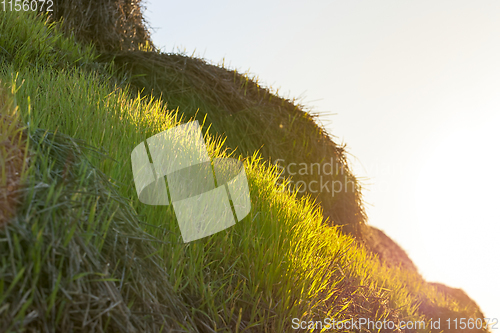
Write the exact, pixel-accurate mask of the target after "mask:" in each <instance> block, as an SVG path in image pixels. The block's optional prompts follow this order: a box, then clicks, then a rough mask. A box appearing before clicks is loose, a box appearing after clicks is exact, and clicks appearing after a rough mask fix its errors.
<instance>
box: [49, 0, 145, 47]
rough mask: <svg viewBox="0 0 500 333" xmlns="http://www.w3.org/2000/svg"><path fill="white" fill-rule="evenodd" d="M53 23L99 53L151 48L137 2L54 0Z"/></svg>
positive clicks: (139, 3) (125, 0)
mask: <svg viewBox="0 0 500 333" xmlns="http://www.w3.org/2000/svg"><path fill="white" fill-rule="evenodd" d="M52 8H53V9H54V11H53V12H52V13H51V17H52V20H53V21H59V20H60V19H61V18H63V19H64V24H63V25H62V30H63V31H64V32H65V33H67V34H73V35H74V36H75V37H76V40H77V41H78V42H80V43H83V44H89V43H93V44H94V45H95V46H96V49H97V50H99V51H103V50H106V51H121V50H138V49H140V48H141V47H144V46H146V44H149V45H152V43H151V37H150V34H149V31H148V29H147V24H146V22H145V20H144V17H143V15H142V9H141V1H140V0H71V1H70V0H54V6H53V7H52Z"/></svg>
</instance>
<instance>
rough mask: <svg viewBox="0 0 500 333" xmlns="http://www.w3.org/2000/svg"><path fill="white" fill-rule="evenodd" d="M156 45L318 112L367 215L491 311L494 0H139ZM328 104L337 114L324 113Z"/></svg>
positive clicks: (494, 307)
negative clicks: (357, 181)
mask: <svg viewBox="0 0 500 333" xmlns="http://www.w3.org/2000/svg"><path fill="white" fill-rule="evenodd" d="M146 6H147V11H146V18H147V19H148V20H149V22H150V23H151V25H152V27H153V28H155V29H156V30H155V31H156V32H155V33H154V34H153V41H154V43H155V45H157V46H158V47H162V49H163V50H164V51H167V52H171V51H177V49H178V48H180V49H181V50H186V52H188V53H189V54H191V53H193V52H195V54H197V55H198V56H200V57H204V58H206V59H207V60H210V61H212V62H216V63H220V62H221V61H222V60H223V58H224V59H225V64H226V65H229V66H230V67H232V68H237V69H238V70H240V72H246V71H247V70H248V69H249V70H250V73H251V74H254V75H256V76H258V77H259V79H260V81H261V82H262V83H264V84H265V85H267V86H272V87H273V88H280V92H279V93H280V94H281V95H283V96H285V97H303V98H304V99H303V103H304V104H306V105H307V106H310V107H312V108H313V110H314V111H315V112H318V113H320V114H322V115H323V116H322V117H321V120H322V122H323V123H324V124H325V125H326V127H327V129H328V130H329V132H330V133H331V134H333V135H335V136H336V137H337V138H338V142H339V143H340V142H345V143H347V145H348V148H349V152H350V153H351V154H352V157H351V163H352V165H353V167H354V169H355V173H356V175H358V177H361V178H362V179H364V183H365V184H366V185H365V187H366V189H365V191H364V197H365V200H366V201H367V203H368V204H369V205H367V211H368V216H369V223H370V224H371V225H374V226H376V227H378V228H380V229H382V230H384V231H385V232H386V233H387V234H388V235H389V236H390V237H392V238H393V239H394V240H396V242H398V243H399V244H400V245H402V247H403V248H404V249H405V250H406V251H407V252H408V253H409V255H410V257H411V259H412V260H413V261H414V262H415V264H416V265H417V266H418V268H419V270H420V272H421V273H422V274H423V276H424V277H425V278H426V279H428V280H429V281H438V282H442V283H445V284H447V285H449V286H452V287H458V288H462V289H464V290H465V291H466V292H467V293H468V294H469V295H470V296H471V297H472V298H473V299H474V300H475V301H476V302H477V303H478V304H479V305H480V306H481V308H482V310H483V312H484V313H485V315H486V317H494V318H500V302H499V300H498V299H499V298H500V297H499V296H500V284H499V278H500V266H499V263H500V247H499V245H498V238H499V235H500V217H499V214H498V212H497V209H498V207H499V202H500V192H499V189H500V176H499V166H500V163H499V162H500V158H499V151H500V149H498V144H500V130H499V127H500V20H499V18H500V2H498V1H484V0H476V1H462V0H460V1H458V0H442V1H439V2H438V1H428V0H419V1H409V0H395V1H390V0H380V1H290V0H288V1H272V2H270V1H262V0H254V1H251V2H248V1H245V2H243V1H234V0H227V1H221V0H217V1H190V0H184V1H161V0H149V1H148V2H147V3H146ZM332 114H334V115H332Z"/></svg>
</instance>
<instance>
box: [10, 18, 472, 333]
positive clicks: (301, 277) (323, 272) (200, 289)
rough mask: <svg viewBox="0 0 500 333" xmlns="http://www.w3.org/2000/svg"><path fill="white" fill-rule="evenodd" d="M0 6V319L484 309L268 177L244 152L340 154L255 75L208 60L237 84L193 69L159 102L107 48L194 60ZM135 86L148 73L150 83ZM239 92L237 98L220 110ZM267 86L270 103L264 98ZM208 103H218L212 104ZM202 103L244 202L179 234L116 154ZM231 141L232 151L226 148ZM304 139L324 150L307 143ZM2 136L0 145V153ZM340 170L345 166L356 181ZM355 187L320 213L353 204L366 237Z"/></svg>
mask: <svg viewBox="0 0 500 333" xmlns="http://www.w3.org/2000/svg"><path fill="white" fill-rule="evenodd" d="M0 15H1V16H2V20H1V25H0V36H1V37H0V38H1V40H0V41H1V46H2V54H1V62H0V66H1V67H0V80H1V81H2V82H3V85H4V87H5V88H4V89H3V90H2V100H3V101H5V102H3V105H2V119H7V118H8V119H13V120H12V121H11V123H12V124H15V125H16V126H7V127H2V135H3V136H4V138H5V140H10V141H9V142H11V146H14V144H15V145H17V147H19V149H20V150H21V151H26V152H29V156H30V158H29V159H24V169H23V167H21V170H18V171H17V172H18V173H19V174H21V177H20V182H19V184H20V189H19V190H17V189H13V188H8V187H7V184H6V183H5V179H6V176H7V174H6V171H4V170H6V169H5V168H2V175H1V176H2V177H1V178H0V179H2V180H3V181H4V183H2V184H0V185H2V193H1V194H2V196H3V197H5V198H13V197H14V196H16V198H20V199H19V200H18V201H20V205H19V206H18V207H17V208H16V210H15V215H13V216H9V218H8V221H7V222H6V223H5V226H4V227H3V228H2V229H1V231H0V246H1V251H2V262H1V268H0V317H1V320H0V322H1V325H2V326H0V330H2V331H19V330H21V329H24V330H26V331H40V330H43V331H76V330H84V331H97V332H100V331H120V332H126V331H129V332H130V331H151V332H160V331H162V330H163V331H168V330H177V331H186V332H195V331H200V332H213V331H220V332H225V331H243V330H246V331H252V332H277V331H278V332H281V331H294V328H293V326H292V323H293V321H292V320H293V319H294V318H297V319H300V320H303V321H309V320H322V319H324V318H332V319H335V320H337V321H342V320H351V319H352V320H359V319H361V318H369V319H371V320H374V321H375V320H388V321H392V322H395V323H397V322H401V321H423V322H425V323H426V325H427V329H405V330H404V331H406V332H413V331H419V332H428V331H429V328H428V325H429V322H430V320H431V318H433V319H434V320H435V319H436V318H443V321H444V320H445V318H481V316H482V314H481V313H480V310H479V308H478V307H477V306H476V305H475V304H473V303H470V302H468V301H467V300H464V299H463V297H462V296H461V295H460V296H459V297H455V296H453V293H450V292H448V291H446V290H445V288H441V287H440V286H435V285H429V284H427V283H426V282H425V281H423V280H422V279H421V277H420V276H419V275H418V274H417V273H416V272H414V271H412V270H406V269H404V268H398V267H389V266H387V265H385V264H383V263H381V262H380V261H379V260H378V259H377V258H375V257H373V256H372V255H371V254H369V253H368V252H367V250H366V249H365V248H364V246H362V245H361V244H358V243H357V241H356V240H355V238H353V237H351V236H350V235H348V234H345V233H342V232H341V231H340V230H339V228H338V227H336V226H333V225H332V224H330V223H325V221H326V219H325V218H324V216H323V210H322V209H321V208H320V207H319V206H317V205H314V204H313V203H312V202H311V200H310V199H309V197H308V196H307V195H304V196H297V193H293V192H291V193H290V192H289V191H287V190H286V187H285V185H280V184H279V176H280V175H279V173H278V171H279V170H280V169H279V168H278V167H275V166H272V165H269V163H266V160H263V159H262V158H260V157H258V155H254V154H253V153H254V152H255V150H256V149H261V154H262V156H265V158H266V159H267V158H270V159H271V160H272V161H273V160H274V159H275V158H277V157H280V158H283V159H285V161H296V162H299V163H300V162H303V161H307V163H321V162H323V160H321V159H319V160H318V159H316V157H317V156H322V158H325V157H326V156H331V157H332V158H335V160H334V161H335V162H336V163H345V161H344V160H343V159H342V153H343V151H342V148H341V147H338V146H336V145H335V144H334V143H333V141H331V139H330V138H329V137H328V136H326V135H325V133H324V131H322V130H321V129H320V128H319V127H317V126H316V125H315V124H314V122H313V120H312V118H311V117H310V116H309V115H308V114H307V113H304V112H303V111H301V110H300V108H299V107H296V106H295V105H293V103H288V102H287V101H284V100H282V99H280V98H279V97H277V96H273V95H272V94H271V93H270V92H268V91H265V90H258V89H257V90H256V89H254V88H252V89H250V88H248V85H254V87H255V85H256V84H255V83H248V84H247V92H248V94H245V90H244V88H245V86H243V93H242V87H241V84H240V82H238V81H236V86H235V87H232V86H230V85H229V84H228V81H227V78H228V74H226V73H229V74H231V75H232V76H233V79H234V78H237V79H241V78H242V76H241V75H239V74H237V73H236V74H234V73H230V72H227V71H226V70H222V69H217V68H214V67H213V66H212V67H208V69H207V70H206V71H203V73H207V72H211V73H221V74H220V78H219V77H218V75H219V74H213V77H212V78H209V79H210V80H213V81H214V82H218V80H219V79H220V82H221V85H222V86H224V87H226V88H223V91H227V89H229V91H233V92H234V95H229V96H230V97H228V95H227V94H225V93H224V94H221V93H220V92H218V90H217V89H204V88H203V82H206V81H205V79H200V82H202V86H201V88H200V86H197V85H196V83H193V80H196V75H195V74H196V73H192V74H191V77H190V80H191V81H190V86H188V87H182V89H181V90H180V91H178V92H176V93H177V97H176V96H173V97H172V96H171V97H170V98H171V100H173V102H171V101H170V100H169V99H168V98H169V97H168V96H167V97H162V98H166V103H169V104H167V105H170V106H169V108H170V110H169V109H167V107H166V104H165V102H164V100H163V99H154V98H149V97H148V95H149V91H145V92H143V94H141V95H137V94H136V93H135V92H133V90H132V91H131V90H129V88H128V87H127V85H126V84H127V83H128V82H129V80H128V79H127V77H125V76H124V75H123V72H120V71H119V72H117V71H116V65H115V67H113V66H111V65H110V64H109V63H108V62H107V61H108V60H111V59H112V58H113V59H115V61H116V59H118V61H117V62H118V65H119V67H120V66H121V67H122V68H123V69H125V70H127V68H126V66H130V62H129V61H122V63H121V64H120V62H119V59H120V56H121V57H122V59H128V58H127V57H129V58H130V57H139V58H141V59H142V58H143V57H149V58H151V59H154V58H156V57H158V58H162V59H163V58H165V59H166V58H171V59H173V60H174V62H175V61H177V62H179V61H180V62H181V63H182V62H183V61H186V66H188V65H187V62H192V65H196V64H199V63H200V62H199V60H196V59H193V60H188V59H190V58H186V57H183V56H175V55H174V56H172V55H159V54H158V53H154V52H153V53H151V54H144V53H140V54H139V53H132V54H129V53H122V52H123V51H120V53H115V54H116V57H115V54H109V53H103V51H102V50H101V54H102V56H101V57H100V58H97V56H96V53H95V52H94V51H93V50H92V49H91V48H89V47H86V46H82V45H79V44H77V43H76V42H75V41H74V40H73V39H70V38H67V37H64V36H63V35H62V34H61V33H60V32H59V30H58V29H57V28H56V27H54V26H50V25H48V23H47V22H44V21H42V20H40V18H35V17H34V16H33V15H31V14H26V13H10V12H2V13H1V14H0ZM134 52H137V51H134ZM137 65H139V64H137ZM124 66H125V67H124ZM199 66H205V65H204V64H202V65H199ZM167 69H168V68H167ZM167 69H165V71H167ZM125 73H126V72H125ZM218 78H219V79H218ZM243 78H244V77H243ZM145 80H146V81H147V80H148V78H147V77H146V78H145ZM149 80H151V78H150V79H149ZM245 80H246V79H245ZM169 82H170V81H168V80H167V81H166V84H170V83H169ZM172 82H173V83H171V84H176V82H175V80H173V81H172ZM248 82H250V81H248ZM132 83H133V84H135V85H136V88H137V87H140V85H139V84H138V83H137V81H136V82H134V81H132ZM146 83H147V82H146ZM144 87H153V88H154V82H149V83H147V84H144ZM224 89H226V90H224ZM207 90H209V91H208V92H207ZM252 90H253V92H250V91H252ZM260 94H263V97H262V99H259V96H260ZM255 95H257V98H255ZM242 96H243V97H242ZM247 96H249V97H248V98H249V99H250V100H249V101H248V103H250V104H249V106H247V105H245V104H241V105H242V108H241V109H240V110H235V111H232V110H231V109H230V107H229V105H233V104H235V105H239V104H238V103H244V102H245V98H247ZM252 96H253V97H252ZM175 98H177V102H175ZM268 98H270V99H271V102H269V104H268V103H267V102H263V100H267V99H268ZM273 100H274V101H278V102H277V103H276V102H273ZM218 101H229V102H228V103H230V104H228V106H227V108H224V107H221V105H222V104H217V103H218ZM172 103H173V104H174V105H173V106H174V109H172ZM273 103H274V104H273ZM287 103H288V104H287ZM175 104H177V105H175ZM210 104H213V105H210ZM16 105H17V108H16ZM177 106H178V110H177ZM222 106H223V105H222ZM198 108H200V111H199V112H198V114H197V116H199V115H202V117H203V119H205V116H206V121H205V126H204V129H205V132H206V134H205V140H206V142H207V146H208V149H209V153H210V156H211V157H212V158H216V157H226V156H228V154H230V153H232V154H233V156H236V157H239V158H240V159H242V160H243V161H244V162H245V169H246V173H247V176H248V181H249V187H250V194H251V200H252V210H251V212H250V214H249V216H248V217H247V218H245V219H244V220H242V221H241V222H240V223H238V224H236V225H235V226H234V227H232V228H229V229H227V230H224V231H222V232H219V233H217V234H215V235H213V236H210V237H207V238H204V239H201V240H198V241H195V242H192V243H188V244H184V243H183V242H182V240H181V238H180V232H179V229H178V226H177V221H176V218H175V214H174V212H173V210H172V209H171V208H170V207H161V206H159V207H155V206H145V205H142V204H141V203H140V202H138V200H137V196H136V193H135V189H134V188H133V186H130V185H129V184H131V181H132V179H133V178H132V171H131V168H130V162H128V161H129V156H130V152H131V150H132V149H133V148H134V147H135V146H136V145H137V144H138V143H140V142H142V141H144V140H145V139H146V138H148V137H149V136H151V135H154V134H156V133H158V132H160V131H163V130H165V129H168V128H171V127H174V126H176V125H178V124H180V123H181V122H185V121H187V120H189V119H190V118H191V116H193V115H194V114H195V113H196V110H197V109H198ZM211 108H212V109H211ZM280 108H281V109H285V111H284V112H278V111H279V110H280ZM203 109H205V111H204V110H203ZM276 110H278V111H276ZM228 111H229V112H228ZM273 117H274V118H276V119H277V120H272V121H269V119H273ZM16 119H17V120H16ZM96 120H98V121H96ZM17 124H18V125H17ZM209 124H211V127H210V130H208V129H207V128H208V127H209ZM266 124H268V126H269V129H268V130H267V131H265V130H263V129H264V128H266V127H265V126H264V125H266ZM273 124H275V125H273ZM279 125H281V126H282V127H280V126H279ZM243 126H246V127H243ZM252 126H255V127H253V128H252ZM23 127H24V128H23ZM16 128H18V129H22V133H23V135H21V136H18V134H16V133H19V131H20V130H15V129H16ZM278 128H279V129H280V130H278ZM282 128H285V129H284V130H282ZM16 131H17V132H16ZM263 131H264V132H265V133H266V135H264V136H262V135H259V133H262V132H263ZM238 132H240V133H238ZM223 133H225V134H226V135H227V137H225V136H222V134H223ZM283 137H284V138H285V139H283ZM20 138H21V139H20ZM261 138H264V141H259V140H261ZM229 140H235V141H234V142H232V143H231V144H230V141H229ZM273 140H276V141H273ZM280 140H282V141H280ZM293 140H295V144H294V145H293V144H292V145H290V143H291V142H293ZM316 140H317V141H316ZM318 142H319V144H318ZM233 144H234V145H233ZM262 144H264V146H262ZM225 145H227V146H225ZM236 145H237V146H238V149H237V150H236V151H235V152H233V151H232V150H227V148H228V146H229V147H230V148H233V149H234V148H235V147H236ZM261 146H262V148H261ZM316 146H319V147H321V149H323V150H319V151H313V150H314V147H316ZM93 147H99V148H93ZM264 147H265V148H264ZM14 152H15V150H8V151H6V150H2V154H3V155H2V161H10V160H12V159H11V156H12V154H14ZM236 154H241V155H236ZM278 154H283V155H278ZM287 154H288V155H287ZM314 156H316V157H314ZM287 158H288V160H287ZM4 163H5V162H4ZM343 165H345V164H343ZM345 170H346V171H345V172H346V174H348V178H347V181H348V180H349V179H353V180H354V176H353V175H351V174H350V173H348V168H347V166H345ZM313 176H314V175H313ZM332 176H333V177H337V176H338V175H332ZM304 179H305V180H308V179H307V178H304ZM335 179H336V178H335ZM309 180H310V179H309ZM344 180H345V179H344ZM359 190H360V189H359V187H354V190H353V191H351V193H350V194H348V195H346V196H345V197H340V196H338V197H336V198H335V200H336V201H334V202H333V203H334V204H335V203H336V206H335V205H334V206H333V207H334V208H331V209H332V211H337V212H338V213H336V214H337V215H338V216H335V213H331V214H330V215H331V217H332V218H331V220H333V222H336V223H339V222H338V221H350V220H348V219H349V218H352V221H354V223H353V225H355V226H360V228H359V229H358V228H357V227H354V228H352V229H351V231H352V233H353V234H360V235H361V237H362V235H363V229H362V228H363V225H364V222H365V217H364V214H363V210H362V207H361V205H360V196H359ZM5 202H10V201H9V200H7V201H5ZM321 202H322V204H323V207H324V206H325V204H324V200H323V201H321ZM355 204H357V206H355ZM349 205H351V206H349ZM346 206H347V207H348V208H345V207H346ZM339 207H340V208H339ZM349 207H350V208H349ZM324 210H325V211H326V209H324ZM342 212H345V215H342V214H343V213H342ZM342 216H346V217H344V220H342V219H343V217H342ZM339 224H348V223H347V222H342V223H339ZM455 294H457V295H458V294H459V293H455ZM311 330H313V329H311ZM370 331H376V329H370ZM382 331H393V330H391V329H386V330H382ZM430 331H433V332H438V331H440V330H437V329H434V330H430ZM448 331H456V330H448ZM471 331H474V330H471ZM477 331H480V330H477Z"/></svg>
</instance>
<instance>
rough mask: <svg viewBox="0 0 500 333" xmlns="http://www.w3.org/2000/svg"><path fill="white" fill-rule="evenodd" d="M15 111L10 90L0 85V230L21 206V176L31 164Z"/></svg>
mask: <svg viewBox="0 0 500 333" xmlns="http://www.w3.org/2000/svg"><path fill="white" fill-rule="evenodd" d="M16 110H17V108H16V107H15V103H14V101H13V100H12V98H11V96H10V95H9V92H8V90H7V89H6V88H5V87H3V86H1V85H0V169H1V170H0V227H2V226H4V225H5V223H6V222H7V221H8V220H9V218H11V217H12V216H13V215H14V213H15V211H16V208H17V207H18V205H19V203H20V195H19V191H18V190H19V188H20V185H21V173H22V171H23V168H25V166H26V163H25V162H28V159H27V156H26V135H24V133H23V132H22V128H21V126H20V124H19V122H18V119H17V113H16Z"/></svg>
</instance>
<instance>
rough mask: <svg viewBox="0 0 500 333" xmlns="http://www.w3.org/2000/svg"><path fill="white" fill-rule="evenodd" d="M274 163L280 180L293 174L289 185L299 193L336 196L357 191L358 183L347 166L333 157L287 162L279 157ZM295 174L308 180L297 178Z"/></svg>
mask: <svg viewBox="0 0 500 333" xmlns="http://www.w3.org/2000/svg"><path fill="white" fill-rule="evenodd" d="M274 165H275V166H276V168H278V170H279V173H280V177H279V178H280V180H281V181H282V182H283V181H284V180H285V178H286V177H287V176H291V179H289V184H288V185H289V187H290V189H292V190H297V191H298V192H299V193H304V192H305V191H308V192H309V193H314V194H315V193H331V195H332V197H334V196H335V194H338V193H341V192H344V193H347V192H355V191H356V183H355V182H354V179H353V178H352V176H350V175H349V174H348V173H347V172H345V166H344V165H343V164H342V163H338V162H337V161H335V160H334V159H333V157H332V158H331V159H330V161H329V162H326V163H295V162H292V163H286V161H285V160H283V159H277V160H275V161H274ZM294 176H299V177H298V178H307V179H308V180H307V181H305V180H302V179H299V180H296V179H294ZM301 176H302V177H301Z"/></svg>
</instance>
